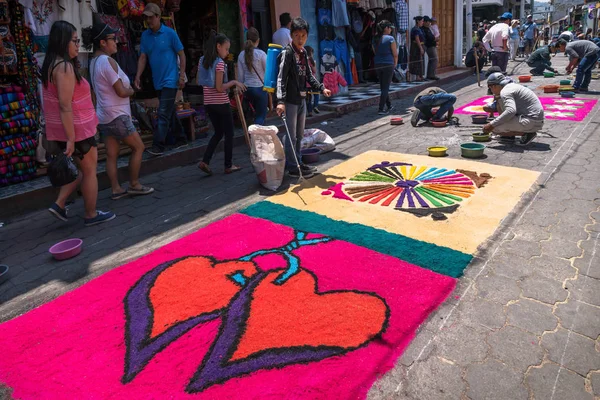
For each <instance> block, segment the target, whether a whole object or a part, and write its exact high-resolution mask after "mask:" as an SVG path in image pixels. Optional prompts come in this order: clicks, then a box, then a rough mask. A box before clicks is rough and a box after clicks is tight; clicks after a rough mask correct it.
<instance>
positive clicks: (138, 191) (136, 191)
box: [125, 185, 154, 196]
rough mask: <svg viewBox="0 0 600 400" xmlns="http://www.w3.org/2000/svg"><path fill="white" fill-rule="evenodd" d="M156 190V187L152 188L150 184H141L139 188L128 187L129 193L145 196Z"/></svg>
mask: <svg viewBox="0 0 600 400" xmlns="http://www.w3.org/2000/svg"><path fill="white" fill-rule="evenodd" d="M153 192H154V188H151V187H149V186H144V185H140V187H139V188H137V189H136V188H131V187H130V188H128V189H127V192H125V193H127V194H131V195H134V196H145V195H147V194H150V193H153Z"/></svg>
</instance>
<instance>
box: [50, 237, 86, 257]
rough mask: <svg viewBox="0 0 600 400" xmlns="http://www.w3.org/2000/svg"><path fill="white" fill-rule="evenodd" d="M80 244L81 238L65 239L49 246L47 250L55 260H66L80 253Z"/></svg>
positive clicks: (81, 242) (81, 243)
mask: <svg viewBox="0 0 600 400" xmlns="http://www.w3.org/2000/svg"><path fill="white" fill-rule="evenodd" d="M82 245H83V240H81V239H67V240H65V241H62V242H60V243H56V244H55V245H54V246H52V247H50V250H48V251H49V252H50V254H52V256H53V257H54V258H55V259H57V260H66V259H69V258H73V257H75V256H76V255H77V254H79V253H81V246H82Z"/></svg>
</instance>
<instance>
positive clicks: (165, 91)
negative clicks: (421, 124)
mask: <svg viewBox="0 0 600 400" xmlns="http://www.w3.org/2000/svg"><path fill="white" fill-rule="evenodd" d="M160 15H161V11H160V8H159V7H158V6H157V5H156V4H154V3H148V4H147V5H146V8H145V10H144V20H145V21H146V24H147V25H148V29H147V30H145V31H144V33H142V42H141V47H140V52H141V54H140V58H139V60H138V68H137V74H136V76H135V81H134V85H135V87H136V88H137V89H138V90H139V89H141V87H140V77H141V76H142V73H143V72H144V69H145V68H146V63H147V62H150V68H151V69H152V82H153V84H154V89H155V90H156V91H157V92H158V100H159V105H158V129H156V131H155V132H154V143H153V144H152V148H151V149H150V150H148V153H150V154H152V155H155V156H159V155H161V154H163V153H164V151H165V140H166V138H167V134H168V132H169V127H171V128H172V132H173V136H174V137H175V147H177V148H179V147H183V146H186V145H187V141H186V138H185V133H184V132H183V127H182V126H181V122H180V121H179V119H178V118H177V114H176V111H175V97H176V96H177V90H178V89H179V88H182V89H183V87H184V86H185V53H184V52H183V45H182V44H181V41H180V40H179V37H178V36H177V33H176V32H175V31H174V30H173V29H171V28H169V27H167V26H165V25H163V24H162V22H161V18H160ZM178 57H179V65H178V62H177V61H178V60H177V58H178Z"/></svg>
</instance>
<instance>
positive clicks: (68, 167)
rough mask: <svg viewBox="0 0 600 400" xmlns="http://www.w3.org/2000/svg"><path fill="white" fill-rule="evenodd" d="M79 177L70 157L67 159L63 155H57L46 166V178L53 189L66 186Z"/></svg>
mask: <svg viewBox="0 0 600 400" xmlns="http://www.w3.org/2000/svg"><path fill="white" fill-rule="evenodd" d="M77 175H79V170H78V169H77V166H76V165H75V162H74V161H73V158H72V157H67V156H66V155H65V154H64V153H58V155H56V156H55V157H54V158H52V161H50V165H48V178H50V183H51V184H52V186H54V187H61V186H65V185H68V184H69V183H71V182H73V181H75V179H77Z"/></svg>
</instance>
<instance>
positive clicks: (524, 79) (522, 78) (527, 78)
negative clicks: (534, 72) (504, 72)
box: [519, 75, 531, 82]
mask: <svg viewBox="0 0 600 400" xmlns="http://www.w3.org/2000/svg"><path fill="white" fill-rule="evenodd" d="M519 82H531V75H521V76H519Z"/></svg>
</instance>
